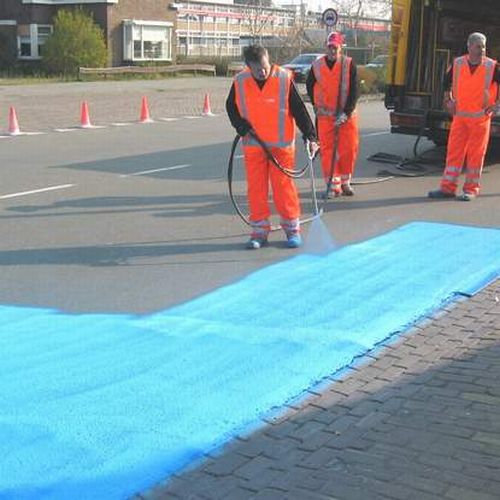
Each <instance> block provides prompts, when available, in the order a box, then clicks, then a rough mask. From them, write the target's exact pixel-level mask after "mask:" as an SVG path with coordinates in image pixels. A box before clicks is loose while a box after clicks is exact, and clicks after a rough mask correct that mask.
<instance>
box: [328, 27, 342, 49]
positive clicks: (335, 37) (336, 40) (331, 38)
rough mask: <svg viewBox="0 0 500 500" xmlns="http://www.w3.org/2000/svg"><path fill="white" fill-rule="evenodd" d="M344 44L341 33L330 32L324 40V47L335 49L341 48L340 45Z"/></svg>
mask: <svg viewBox="0 0 500 500" xmlns="http://www.w3.org/2000/svg"><path fill="white" fill-rule="evenodd" d="M343 43H344V35H343V34H342V33H339V32H337V31H332V33H330V34H329V35H328V38H327V39H326V45H328V46H330V45H335V46H337V47H341V46H342V44H343Z"/></svg>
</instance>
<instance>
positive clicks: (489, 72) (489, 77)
mask: <svg viewBox="0 0 500 500" xmlns="http://www.w3.org/2000/svg"><path fill="white" fill-rule="evenodd" d="M485 66H486V78H485V81H484V107H485V108H486V107H488V104H489V103H490V86H491V83H492V82H493V70H494V68H495V64H494V61H493V60H492V59H488V58H487V59H486V62H485Z"/></svg>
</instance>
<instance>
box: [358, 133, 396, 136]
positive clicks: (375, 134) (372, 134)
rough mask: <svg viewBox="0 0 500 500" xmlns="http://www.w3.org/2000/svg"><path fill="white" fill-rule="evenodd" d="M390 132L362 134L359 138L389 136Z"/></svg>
mask: <svg viewBox="0 0 500 500" xmlns="http://www.w3.org/2000/svg"><path fill="white" fill-rule="evenodd" d="M389 134H390V132H372V133H371V134H363V135H362V136H361V137H375V136H377V135H389Z"/></svg>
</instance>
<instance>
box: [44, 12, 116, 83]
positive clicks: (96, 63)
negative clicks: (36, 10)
mask: <svg viewBox="0 0 500 500" xmlns="http://www.w3.org/2000/svg"><path fill="white" fill-rule="evenodd" d="M106 62H107V49H106V43H105V41H104V35H103V32H102V30H101V29H100V28H99V27H98V26H97V24H95V22H94V19H93V18H92V16H91V15H90V14H87V13H86V12H85V11H84V10H83V9H81V8H79V9H75V10H65V9H61V10H59V11H58V13H57V15H56V16H55V18H54V33H53V34H52V35H51V36H50V37H49V38H48V39H47V42H46V43H45V46H44V47H43V63H44V67H46V68H47V70H48V71H49V72H50V73H57V74H61V75H64V76H70V75H72V76H73V75H76V74H77V73H78V68H79V67H80V66H85V67H91V68H92V67H103V66H106Z"/></svg>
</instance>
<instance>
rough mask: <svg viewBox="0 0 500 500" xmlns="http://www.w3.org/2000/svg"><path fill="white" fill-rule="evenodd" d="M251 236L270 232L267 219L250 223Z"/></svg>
mask: <svg viewBox="0 0 500 500" xmlns="http://www.w3.org/2000/svg"><path fill="white" fill-rule="evenodd" d="M250 225H251V226H252V235H254V234H255V235H257V236H260V235H266V234H267V233H269V231H270V230H271V224H270V222H269V221H268V220H267V219H263V220H255V221H253V220H252V221H250Z"/></svg>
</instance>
